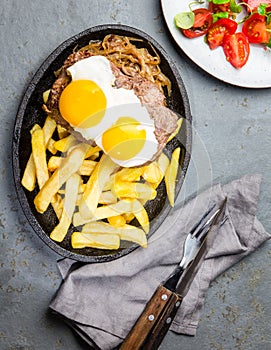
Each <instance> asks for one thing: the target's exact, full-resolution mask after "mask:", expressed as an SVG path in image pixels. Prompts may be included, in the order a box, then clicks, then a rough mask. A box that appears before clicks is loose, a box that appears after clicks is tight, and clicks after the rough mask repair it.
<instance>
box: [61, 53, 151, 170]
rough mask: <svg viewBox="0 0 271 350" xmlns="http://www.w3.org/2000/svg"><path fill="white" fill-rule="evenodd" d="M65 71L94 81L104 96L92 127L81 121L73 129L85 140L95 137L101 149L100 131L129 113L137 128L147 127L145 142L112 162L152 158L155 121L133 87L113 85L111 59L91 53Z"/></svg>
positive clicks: (135, 163) (129, 164) (139, 161)
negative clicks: (135, 151)
mask: <svg viewBox="0 0 271 350" xmlns="http://www.w3.org/2000/svg"><path fill="white" fill-rule="evenodd" d="M67 72H68V74H70V75H71V78H72V81H75V80H92V81H94V82H95V83H96V84H97V85H98V86H99V87H100V88H101V89H102V91H103V92H104V94H105V96H106V110H105V114H104V117H103V119H102V120H101V122H100V123H99V124H97V125H95V126H93V127H91V128H80V125H77V126H73V127H74V130H75V131H78V132H79V133H80V134H81V135H82V136H83V137H84V138H86V139H88V140H89V139H92V140H95V142H96V144H97V145H98V146H99V147H100V148H101V149H102V150H103V151H104V148H103V145H102V134H103V132H104V131H105V130H107V129H108V128H110V127H111V126H112V125H113V124H115V123H116V121H117V120H118V119H119V118H121V117H131V118H133V119H135V120H136V121H137V122H138V123H139V125H138V128H140V129H144V130H145V131H146V142H145V144H144V146H143V148H142V149H141V151H140V152H139V153H138V154H137V155H136V156H135V157H133V158H131V159H129V160H125V161H124V160H119V159H114V158H112V157H111V158H112V160H113V161H114V162H115V163H117V164H119V165H120V166H124V167H132V166H138V165H141V164H144V163H145V162H147V161H149V160H150V159H152V157H153V155H154V154H155V153H156V152H157V149H158V142H157V139H156V137H155V135H154V131H155V127H154V121H153V119H152V118H151V117H150V116H149V113H148V111H147V109H146V108H145V107H144V106H142V105H141V103H140V100H139V99H138V97H137V96H136V95H135V93H134V91H133V90H128V89H124V88H115V87H114V82H115V76H114V74H113V72H112V69H111V66H110V61H109V60H108V59H107V58H106V57H104V56H91V57H88V58H86V59H83V60H80V61H78V62H76V63H75V64H73V65H72V66H71V67H69V68H68V69H67ZM104 152H105V151H104ZM105 153H106V152H105Z"/></svg>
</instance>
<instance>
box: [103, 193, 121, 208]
mask: <svg viewBox="0 0 271 350" xmlns="http://www.w3.org/2000/svg"><path fill="white" fill-rule="evenodd" d="M117 200H118V199H117V197H116V196H115V195H114V194H113V193H112V192H111V191H104V192H102V193H101V195H100V198H99V204H106V205H108V204H114V203H117Z"/></svg>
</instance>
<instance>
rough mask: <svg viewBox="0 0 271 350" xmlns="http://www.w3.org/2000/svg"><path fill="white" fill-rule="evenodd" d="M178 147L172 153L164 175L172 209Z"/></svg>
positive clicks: (178, 153)
mask: <svg viewBox="0 0 271 350" xmlns="http://www.w3.org/2000/svg"><path fill="white" fill-rule="evenodd" d="M180 151H181V149H180V147H177V148H175V150H174V151H173V152H172V156H171V161H170V164H169V166H168V168H167V170H166V173H165V183H166V190H167V195H168V200H169V203H170V205H171V206H172V207H173V206H174V202H175V187H176V178H177V173H178V168H179V158H180Z"/></svg>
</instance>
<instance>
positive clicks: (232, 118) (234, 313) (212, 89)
mask: <svg viewBox="0 0 271 350" xmlns="http://www.w3.org/2000/svg"><path fill="white" fill-rule="evenodd" d="M0 5H1V6H0V12H1V15H0V48H1V49H0V52H1V63H0V80H1V89H0V125H1V127H0V135H1V136H0V152H1V157H0V174H1V187H0V194H1V195H0V201H1V210H0V260H1V261H0V268H1V270H0V304H1V307H0V317H1V318H0V349H1V350H2V349H3V350H15V349H16V350H18V349H24V350H28V349H31V350H32V349H33V350H34V349H35V350H36V349H37V350H45V349H46V350H47V349H52V350H57V349H69V350H75V349H86V347H85V345H84V344H83V343H82V342H81V341H80V340H78V339H77V338H75V337H74V335H73V333H72V332H71V331H70V330H69V329H68V328H67V327H66V326H65V325H64V324H63V323H62V322H60V321H59V320H57V319H55V318H54V317H52V316H51V315H49V313H48V311H47V307H48V304H49V302H50V300H51V298H52V296H53V295H54V293H55V292H56V290H57V288H58V286H59V284H60V282H61V280H60V275H59V272H58V270H57V266H56V260H57V258H58V256H57V255H56V254H55V253H53V252H52V251H51V250H49V248H47V247H46V246H44V245H43V243H42V242H41V241H40V239H39V238H38V237H37V236H36V234H35V233H34V232H33V230H32V228H31V227H30V226H29V224H28V223H27V222H26V219H25V217H24V215H23V213H22V210H21V208H20V206H19V203H18V201H17V198H16V193H15V188H14V184H13V178H12V165H11V144H12V131H13V124H14V121H15V117H16V111H17V108H18V105H19V102H20V99H21V97H22V95H23V92H24V90H25V88H26V86H27V84H28V83H29V81H30V79H31V77H32V76H33V74H34V73H35V71H36V70H37V69H38V67H39V66H40V64H41V63H42V62H43V60H44V59H45V58H46V57H47V55H49V54H50V53H51V51H52V50H54V49H55V48H56V47H57V46H58V45H59V44H60V43H61V42H62V41H64V40H65V39H67V38H69V37H70V36H72V35H74V34H76V33H78V32H81V31H83V30H84V29H86V28H88V27H91V26H94V25H98V24H105V23H121V24H127V25H130V26H134V27H137V28H139V29H141V30H143V31H145V32H147V33H148V34H149V35H151V36H153V37H154V38H155V39H156V40H157V41H158V42H159V43H160V44H161V45H162V46H163V47H164V48H165V49H166V51H167V52H168V53H169V54H170V56H171V57H172V58H173V59H174V60H175V62H176V64H177V67H178V69H179V71H180V72H181V74H182V78H183V80H184V83H185V85H186V88H187V92H188V96H189V99H190V103H191V109H192V114H193V118H194V127H195V130H196V132H197V135H198V136H197V137H196V138H195V140H196V141H197V144H196V145H195V148H194V154H193V157H192V161H191V165H190V168H189V172H188V175H187V179H186V182H185V186H184V188H183V194H182V195H183V196H187V195H188V194H190V193H193V192H194V191H195V189H197V188H198V187H200V186H204V185H205V184H206V183H208V182H209V181H221V182H222V183H226V182H228V181H229V180H231V179H235V178H237V177H240V176H242V175H244V174H246V173H252V172H258V173H261V174H262V175H263V183H262V187H261V194H260V201H259V210H258V216H259V218H260V220H261V221H262V223H263V224H264V226H265V228H266V229H267V230H268V231H269V232H271V219H270V193H271V190H270V189H271V175H270V174H271V160H270V149H271V122H270V117H271V113H270V100H271V90H270V89H259V90H256V89H245V88H239V87H234V86H230V85H228V84H225V83H223V82H220V81H218V80H216V79H215V78H213V77H210V76H209V75H207V74H206V73H204V72H203V71H202V70H201V69H199V68H198V67H196V66H195V65H194V64H193V63H192V62H191V61H190V60H189V59H188V58H187V57H185V56H184V55H183V54H182V53H181V52H180V51H178V49H177V48H176V47H175V46H174V44H173V41H172V40H171V37H170V35H169V33H168V32H167V30H166V26H165V23H164V22H163V17H162V13H161V9H160V5H159V1H155V0H148V1H146V0H145V1H144V0H138V1H137V2H135V1H129V0H128V1H127V0H126V1H123V0H113V1H108V0H107V1H105V0H100V1H97V0H96V1H95V0H88V1H87V0H77V1H74V0H66V1H61V0H58V1H53V0H47V1H40V0H33V1H26V0H1V1H0ZM270 80H271V73H270ZM198 176H199V177H198ZM270 243H271V242H268V243H266V244H265V245H263V246H262V247H260V248H259V249H258V250H257V251H256V252H255V253H253V254H252V255H251V256H249V257H248V258H246V259H244V260H243V261H242V262H241V263H239V264H238V265H236V266H234V267H233V268H231V269H230V270H228V271H227V272H226V273H225V274H223V275H222V276H220V277H219V278H218V279H217V280H216V281H215V282H214V283H213V284H212V286H211V288H210V289H209V291H208V296H207V300H206V303H205V307H204V310H203V312H202V316H201V321H200V325H199V328H198V333H197V335H196V337H186V336H177V335H175V334H172V333H169V334H168V335H167V337H166V339H165V340H164V342H163V344H162V346H161V349H162V350H166V349H168V350H177V349H182V350H190V349H191V350H192V349H193V350H199V349H200V350H230V349H238V350H258V349H259V350H260V349H261V350H268V349H271V323H270V318H271V309H270V282H271V268H270V267H271V264H270V260H271V252H270Z"/></svg>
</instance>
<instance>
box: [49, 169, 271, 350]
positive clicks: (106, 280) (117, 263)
mask: <svg viewBox="0 0 271 350" xmlns="http://www.w3.org/2000/svg"><path fill="white" fill-rule="evenodd" d="M260 183H261V176H259V175H246V176H244V177H243V178H241V179H238V180H235V181H233V182H231V183H229V184H227V185H224V186H221V185H215V186H214V187H211V188H210V189H208V190H206V191H204V192H202V193H201V194H199V195H198V196H196V197H195V198H194V199H192V200H190V201H189V202H188V203H186V204H185V205H182V206H179V208H175V209H174V210H172V211H171V213H170V215H169V216H168V217H167V218H166V220H165V221H164V222H163V224H162V225H161V226H160V227H159V229H158V230H157V231H156V232H155V234H153V235H152V236H151V237H150V239H149V242H148V248H147V249H143V248H138V249H136V250H135V251H133V252H132V253H130V254H129V255H127V256H124V257H122V258H120V259H117V260H114V261H111V262H107V263H102V264H101V263H97V264H78V263H75V262H74V261H73V260H70V259H63V260H61V261H60V262H59V263H58V264H59V269H60V271H61V274H62V277H63V283H62V284H61V286H60V288H59V290H58V292H57V294H56V296H55V298H54V300H53V301H52V302H51V304H50V308H51V309H52V310H53V311H54V312H56V313H57V314H59V315H61V316H62V317H63V318H64V319H65V321H66V322H67V323H69V324H70V325H71V326H72V327H73V328H74V329H75V330H76V331H77V332H78V334H79V335H80V336H81V337H82V338H83V339H85V340H86V341H87V342H88V343H89V344H90V345H92V346H94V347H96V348H98V349H102V350H109V349H114V348H115V347H116V346H118V345H119V344H120V343H121V342H122V340H123V339H124V338H125V336H126V335H127V334H128V332H129V330H130V329H131V328H132V326H133V325H134V323H135V321H136V319H137V318H138V316H139V315H140V314H141V312H142V311H143V309H144V307H145V304H146V302H147V301H148V300H149V298H150V297H151V296H152V294H153V292H154V291H155V289H156V288H157V286H158V285H159V283H160V282H161V281H163V280H165V279H166V277H167V276H168V275H169V274H170V273H171V272H172V270H173V269H174V267H175V266H176V264H177V263H178V262H179V261H180V259H181V256H182V245H183V242H184V239H185V238H186V235H187V233H188V232H189V229H190V228H192V226H193V225H194V224H195V223H196V222H197V221H198V220H199V218H200V217H201V216H202V215H203V213H204V212H205V211H206V210H207V208H208V207H210V206H211V205H212V204H213V203H217V202H220V201H222V200H223V199H224V198H225V196H227V198H228V200H227V208H226V216H227V220H225V222H224V223H223V225H222V226H221V227H220V230H219V233H218V235H217V236H216V239H215V241H214V244H213V246H212V248H211V249H210V251H209V252H208V255H207V257H206V258H205V260H204V262H203V264H202V266H201V267H200V270H199V272H198V273H197V275H196V277H195V279H194V281H193V283H192V285H191V287H190V290H189V292H188V294H187V295H186V297H185V298H184V300H183V303H182V306H181V307H180V309H179V311H178V313H177V315H176V317H175V319H174V322H173V323H172V325H171V330H173V331H175V332H177V333H182V334H189V335H195V333H196V328H197V324H198V322H199V317H200V311H201V309H202V306H203V303H204V298H205V294H206V291H207V289H208V287H209V284H210V283H211V281H212V280H213V279H215V278H216V277H217V276H218V275H219V274H221V273H222V272H224V271H225V270H226V269H228V268H229V267H231V266H232V265H233V264H235V263H237V262H238V261H239V260H241V259H242V258H243V257H245V256H246V255H248V254H250V253H251V252H252V251H254V250H255V249H256V248H257V247H258V246H260V245H261V244H262V243H263V242H264V241H266V240H267V239H269V238H270V236H269V234H268V233H267V232H266V231H265V230H264V228H263V226H262V225H261V223H260V222H259V221H258V219H257V218H256V209H257V202H258V196H259V190H260Z"/></svg>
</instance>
